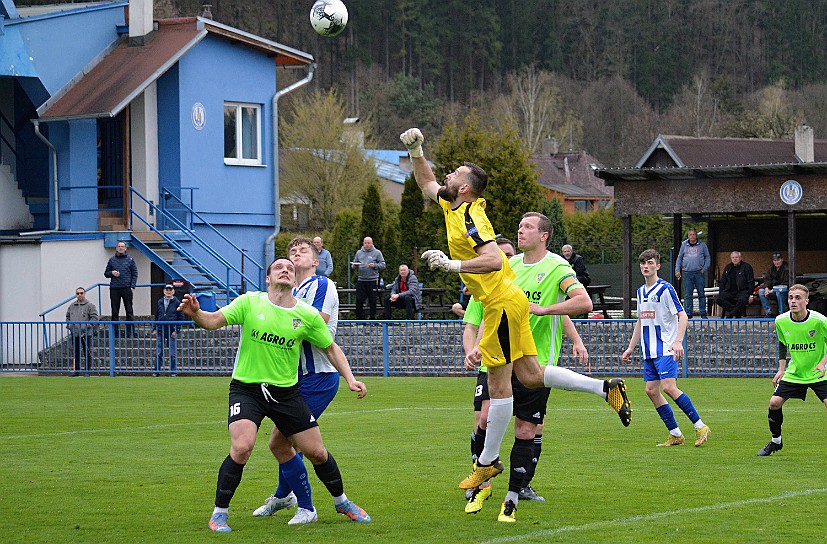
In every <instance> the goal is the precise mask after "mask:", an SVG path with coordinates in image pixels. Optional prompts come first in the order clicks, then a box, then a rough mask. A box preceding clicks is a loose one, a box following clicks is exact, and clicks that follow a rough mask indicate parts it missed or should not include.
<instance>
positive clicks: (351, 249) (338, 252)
mask: <svg viewBox="0 0 827 544" xmlns="http://www.w3.org/2000/svg"><path fill="white" fill-rule="evenodd" d="M359 221H360V220H359V212H358V211H356V210H353V209H351V208H345V209H343V210H339V213H337V214H336V220H335V221H334V223H333V237H332V240H331V241H330V246H329V247H328V249H329V250H330V254H331V256H332V257H333V281H335V282H336V283H337V284H338V285H339V286H341V287H347V286H348V281H347V278H348V273H349V271H350V261H352V260H353V256H354V255H356V252H357V251H359V248H360V247H362V238H360V236H359V229H360V222H359Z"/></svg>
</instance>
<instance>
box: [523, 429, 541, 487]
mask: <svg viewBox="0 0 827 544" xmlns="http://www.w3.org/2000/svg"><path fill="white" fill-rule="evenodd" d="M541 453H543V435H541V434H537V435H534V456H533V457H532V458H531V467H530V468H529V469H528V474H526V479H525V481H526V484H525V485H528V484H529V483H531V480H532V479H533V478H534V473H535V472H536V471H537V463H539V462H540V454H541ZM523 487H525V486H523Z"/></svg>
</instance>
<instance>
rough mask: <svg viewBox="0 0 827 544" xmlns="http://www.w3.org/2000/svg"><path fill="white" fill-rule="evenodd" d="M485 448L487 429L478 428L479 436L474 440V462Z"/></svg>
mask: <svg viewBox="0 0 827 544" xmlns="http://www.w3.org/2000/svg"><path fill="white" fill-rule="evenodd" d="M484 448H485V429H482V428H480V429H477V438H476V439H475V440H474V462H476V460H477V459H479V458H480V455H482V450H483V449H484Z"/></svg>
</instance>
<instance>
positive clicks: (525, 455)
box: [508, 438, 534, 493]
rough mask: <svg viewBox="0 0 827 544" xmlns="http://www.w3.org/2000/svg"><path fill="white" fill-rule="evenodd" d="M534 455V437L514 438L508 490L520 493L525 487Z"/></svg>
mask: <svg viewBox="0 0 827 544" xmlns="http://www.w3.org/2000/svg"><path fill="white" fill-rule="evenodd" d="M533 457H534V439H533V438H529V439H526V440H524V439H521V438H515V439H514V447H513V448H511V475H510V476H509V479H508V490H509V491H516V492H518V493H519V491H520V489H522V488H523V487H525V484H526V482H528V480H527V479H526V476H527V475H528V471H529V470H531V465H532V464H533V461H532V459H533Z"/></svg>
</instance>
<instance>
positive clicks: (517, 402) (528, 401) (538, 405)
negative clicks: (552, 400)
mask: <svg viewBox="0 0 827 544" xmlns="http://www.w3.org/2000/svg"><path fill="white" fill-rule="evenodd" d="M511 390H512V391H513V393H514V416H515V417H517V418H518V419H522V420H523V421H528V422H529V423H537V424H540V423H542V422H543V419H544V418H545V417H546V405H547V404H548V397H549V395H550V394H551V389H549V388H548V387H538V388H535V389H531V388H528V387H526V386H524V385H523V384H521V383H520V380H518V379H517V377H516V376H515V375H514V374H512V375H511Z"/></svg>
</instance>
